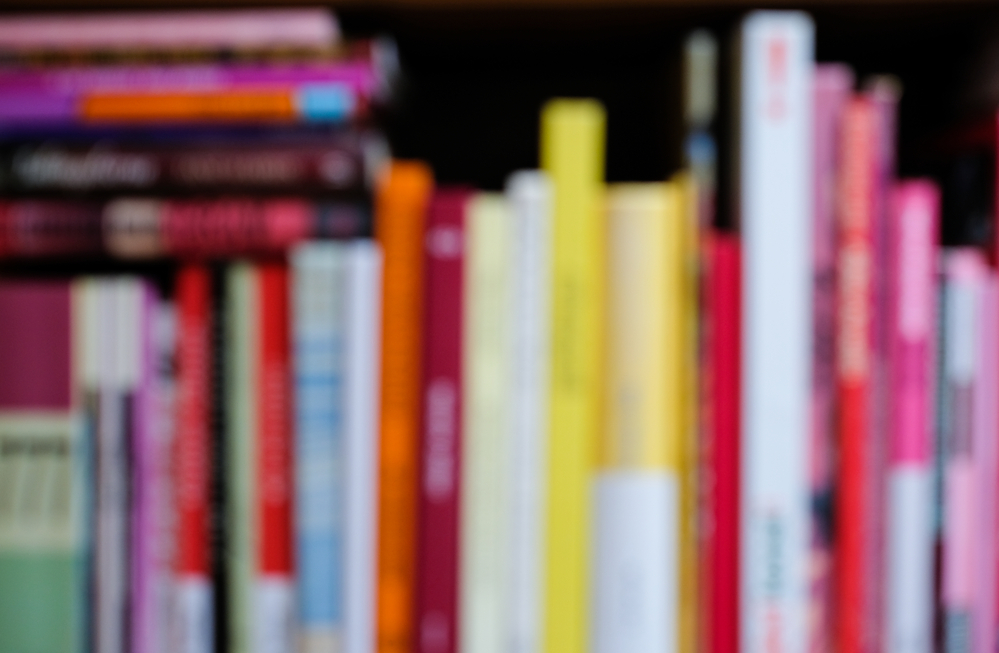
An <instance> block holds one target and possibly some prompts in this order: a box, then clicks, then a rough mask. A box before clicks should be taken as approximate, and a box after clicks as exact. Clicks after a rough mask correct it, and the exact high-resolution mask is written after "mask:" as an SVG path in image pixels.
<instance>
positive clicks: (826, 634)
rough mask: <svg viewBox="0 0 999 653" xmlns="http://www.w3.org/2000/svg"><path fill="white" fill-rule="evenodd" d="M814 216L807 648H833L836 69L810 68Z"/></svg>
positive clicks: (848, 76)
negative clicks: (811, 69)
mask: <svg viewBox="0 0 999 653" xmlns="http://www.w3.org/2000/svg"><path fill="white" fill-rule="evenodd" d="M814 86H815V88H814V94H815V100H814V102H815V105H814V110H815V121H814V125H813V133H814V143H815V163H814V166H815V167H814V169H813V171H812V173H813V175H814V180H815V181H814V189H815V191H814V192H815V194H814V201H815V207H814V210H813V211H814V213H813V221H812V257H813V260H812V266H813V268H812V270H813V281H812V284H813V286H812V287H813V290H812V292H813V296H812V324H813V338H814V340H813V342H812V352H813V353H812V408H811V410H812V439H811V454H810V461H809V462H810V464H809V478H810V482H811V488H812V497H811V503H812V526H811V536H810V537H811V544H812V555H811V561H810V563H809V583H810V593H811V600H810V602H811V606H812V607H811V610H810V615H811V616H810V620H809V639H810V642H811V643H810V644H809V651H812V652H813V653H825V651H828V650H829V649H830V647H831V646H832V640H833V622H832V619H833V614H832V599H833V596H832V584H833V542H832V537H833V524H832V509H833V496H834V495H833V492H834V465H833V461H834V460H835V454H834V452H835V443H836V437H835V435H836V434H835V428H836V240H837V239H836V234H837V223H836V218H837V201H838V199H837V198H838V197H839V193H840V186H839V183H840V178H839V174H840V170H841V166H840V158H841V157H840V150H841V147H840V145H841V126H842V117H843V107H844V105H845V104H846V101H847V99H848V98H849V96H850V92H851V89H852V88H853V73H852V71H851V70H850V69H849V68H848V67H846V66H844V65H842V64H823V65H820V66H817V67H816V69H815V82H814Z"/></svg>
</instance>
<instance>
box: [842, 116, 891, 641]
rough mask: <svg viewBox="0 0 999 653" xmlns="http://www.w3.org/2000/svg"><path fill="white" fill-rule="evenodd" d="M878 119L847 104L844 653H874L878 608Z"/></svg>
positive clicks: (844, 132) (844, 177) (844, 165)
mask: <svg viewBox="0 0 999 653" xmlns="http://www.w3.org/2000/svg"><path fill="white" fill-rule="evenodd" d="M875 134H876V125H875V114H874V110H873V107H872V106H871V103H870V102H869V101H868V100H867V99H866V98H863V97H854V98H852V99H851V100H849V101H848V102H847V105H846V107H845V108H844V113H843V126H842V145H841V147H842V149H841V156H842V158H841V161H842V173H841V174H842V178H841V188H842V190H841V192H842V203H841V208H840V214H839V219H838V222H839V226H838V231H839V233H838V236H839V239H838V244H837V247H838V253H837V263H836V265H837V296H838V306H837V313H836V322H837V327H836V331H837V335H836V339H837V342H836V360H837V364H836V370H837V392H838V398H839V426H838V429H839V433H838V439H839V447H840V449H839V455H840V458H839V471H838V474H837V487H838V489H839V495H838V497H837V508H836V510H837V513H836V526H835V532H836V543H835V547H836V551H835V552H836V597H837V605H836V624H835V628H834V629H833V632H834V633H835V634H836V637H837V646H838V647H839V649H840V650H842V651H844V653H845V652H847V651H849V652H850V653H865V652H869V651H871V650H873V649H872V648H871V647H873V646H874V643H875V641H876V639H875V638H876V634H875V633H873V632H872V631H871V630H870V625H871V623H873V620H872V617H871V614H872V612H873V611H875V610H879V609H880V608H879V607H877V606H875V605H874V603H875V597H874V596H873V595H872V594H871V592H870V590H871V585H870V584H869V582H868V577H869V576H870V575H871V574H874V573H876V572H875V570H874V568H873V561H872V558H871V555H872V550H874V549H875V546H876V545H875V535H874V534H873V533H872V532H871V529H872V528H877V527H879V526H875V525H874V524H873V523H872V521H871V520H870V519H869V515H870V514H875V513H878V507H877V506H876V505H874V504H875V501H876V498H875V497H876V490H875V488H874V487H872V485H874V484H875V483H876V482H877V469H878V465H877V455H878V443H877V442H876V441H875V438H876V432H875V431H874V429H873V425H872V422H871V419H870V415H871V411H872V408H871V402H872V401H873V395H872V393H873V390H872V387H873V383H874V379H873V367H874V365H875V360H874V326H873V324H874V319H875V317H874V307H875V304H876V303H877V299H878V298H877V294H876V291H875V285H874V277H875V276H876V274H877V268H875V267H874V263H875V261H877V260H878V257H877V253H876V251H875V245H876V240H875V235H874V233H873V232H874V229H875V221H876V218H875V215H874V212H873V203H872V201H871V196H872V194H873V192H874V189H873V183H874V178H873V156H874V148H875V146H876V143H875Z"/></svg>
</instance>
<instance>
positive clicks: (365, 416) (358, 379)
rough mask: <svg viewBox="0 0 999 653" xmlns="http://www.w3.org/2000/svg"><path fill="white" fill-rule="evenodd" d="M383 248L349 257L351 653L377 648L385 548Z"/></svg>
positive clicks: (347, 606)
mask: <svg viewBox="0 0 999 653" xmlns="http://www.w3.org/2000/svg"><path fill="white" fill-rule="evenodd" d="M383 266H384V258H383V255H382V250H381V248H380V247H379V246H378V245H377V244H376V243H374V242H372V241H370V240H358V241H354V242H353V243H351V245H350V247H349V250H348V253H347V288H346V311H347V324H346V328H345V329H344V341H345V348H346V361H345V364H344V369H345V375H346V386H345V388H344V393H345V400H344V416H343V420H344V450H345V453H344V461H345V466H346V470H345V473H344V502H345V506H344V530H345V540H344V552H343V560H344V562H343V565H344V570H345V572H344V576H343V583H344V589H343V593H344V596H345V597H349V598H350V600H349V601H345V602H344V606H343V624H344V626H343V628H344V634H343V649H342V650H343V651H344V653H371V652H372V651H374V650H375V625H376V621H375V614H376V611H375V597H376V582H377V556H376V554H377V549H378V546H377V545H378V516H377V514H376V510H377V507H378V451H379V449H378V444H379V443H378V435H379V433H380V430H379V408H380V403H379V393H380V386H379V370H380V369H381V367H380V363H381V361H380V356H381V331H382V319H381V312H382V304H381V298H382V293H381V291H382V269H383Z"/></svg>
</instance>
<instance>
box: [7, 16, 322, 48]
mask: <svg viewBox="0 0 999 653" xmlns="http://www.w3.org/2000/svg"><path fill="white" fill-rule="evenodd" d="M339 38H340V29H339V25H338V24H337V22H336V19H335V18H334V17H333V14H332V13H331V12H330V11H329V10H326V9H319V8H314V9H241V10H212V11H142V12H138V11H134V12H114V13H92V14H83V15H80V14H29V15H23V16H9V17H6V18H4V19H2V20H0V52H32V51H49V52H51V51H61V52H67V51H68V52H72V51H85V50H97V51H105V52H106V51H115V50H126V51H127V50H192V49H198V50H215V49H219V50H227V49H233V50H246V49H264V48H323V47H329V46H330V45H333V44H335V43H336V42H337V41H338V40H339Z"/></svg>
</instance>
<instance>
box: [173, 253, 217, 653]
mask: <svg viewBox="0 0 999 653" xmlns="http://www.w3.org/2000/svg"><path fill="white" fill-rule="evenodd" d="M211 283H212V279H211V272H210V270H209V268H208V267H207V266H205V265H201V264H194V263H191V264H184V265H182V266H181V267H180V269H179V270H178V272H177V278H176V291H175V292H176V303H177V360H176V366H177V369H176V384H177V385H176V393H177V395H176V420H175V424H174V428H175V433H174V437H173V465H174V473H173V483H172V485H173V496H174V502H173V506H172V509H173V513H174V523H175V526H174V533H175V535H174V573H175V575H176V576H175V581H174V583H175V585H174V587H175V590H174V591H175V593H176V598H175V600H174V611H175V612H174V616H173V619H174V624H173V633H172V635H173V636H172V639H171V642H172V647H173V650H175V651H178V652H182V653H210V652H211V651H212V650H213V646H214V641H215V618H214V617H215V615H214V609H213V606H214V598H213V595H214V592H213V584H212V577H211V574H212V564H213V561H212V559H211V546H210V520H211V500H210V469H211V464H212V461H211V412H210V411H211V405H212V401H213V400H215V399H217V398H213V397H212V384H211V376H212V367H213V365H214V364H215V362H216V361H215V357H216V356H217V355H218V353H217V352H215V351H214V350H213V348H212V343H211V333H212V306H211V298H212V294H211Z"/></svg>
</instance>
